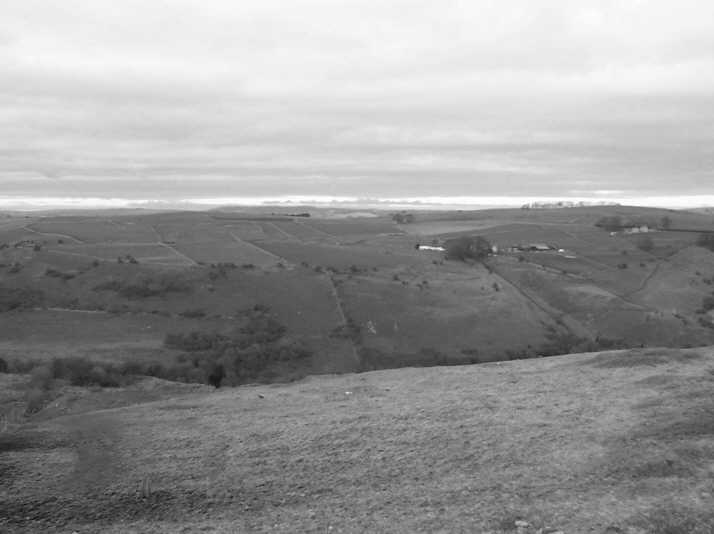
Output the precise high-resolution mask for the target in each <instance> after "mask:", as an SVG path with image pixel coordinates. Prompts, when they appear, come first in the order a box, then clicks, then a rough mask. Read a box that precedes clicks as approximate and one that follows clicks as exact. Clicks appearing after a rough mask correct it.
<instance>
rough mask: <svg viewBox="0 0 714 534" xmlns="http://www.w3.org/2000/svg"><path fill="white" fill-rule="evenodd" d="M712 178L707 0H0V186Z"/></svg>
mask: <svg viewBox="0 0 714 534" xmlns="http://www.w3.org/2000/svg"><path fill="white" fill-rule="evenodd" d="M705 194H714V2H710V1H706V0H696V1H695V0H678V1H677V2H672V1H671V0H667V1H647V0H613V1H601V2H586V1H572V0H563V1H548V0H539V1H537V2H536V1H533V0H523V1H504V0H500V1H499V0H494V1H476V0H464V1H451V2H450V1H446V0H441V1H429V2H426V1H402V0H354V1H353V0H329V1H328V0H323V1H320V0H290V1H285V0H255V1H252V2H245V1H238V0H230V1H228V0H226V1H207V0H202V1H198V0H196V1H188V0H166V1H159V0H136V1H134V0H121V1H117V0H62V1H61V2H55V1H50V0H46V1H39V0H3V1H2V2H1V3H0V197H12V196H17V197H28V196H35V197H53V196H60V197H122V198H157V199H161V198H165V199H177V198H201V197H211V198H216V197H223V196H230V197H236V196H246V197H260V196H277V195H304V196H310V195H335V196H370V197H400V198H404V197H419V196H457V195H468V196H471V197H478V196H511V195H513V196H519V197H527V196H530V195H532V196H562V197H565V196H578V197H596V198H607V197H613V198H615V197H631V196H638V195H642V196H659V197H669V196H672V195H705Z"/></svg>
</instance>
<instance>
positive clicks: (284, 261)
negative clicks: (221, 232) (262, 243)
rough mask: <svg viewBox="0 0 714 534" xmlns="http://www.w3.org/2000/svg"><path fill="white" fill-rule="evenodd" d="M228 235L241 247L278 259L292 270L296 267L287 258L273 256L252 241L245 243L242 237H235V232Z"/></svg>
mask: <svg viewBox="0 0 714 534" xmlns="http://www.w3.org/2000/svg"><path fill="white" fill-rule="evenodd" d="M228 233H229V234H230V236H231V237H232V238H233V239H234V240H235V241H236V243H240V244H241V245H245V246H247V247H251V248H254V249H255V250H258V251H260V252H262V253H263V254H267V255H268V256H270V257H272V258H274V259H276V260H277V261H279V262H281V263H283V264H284V265H285V266H286V267H290V268H293V267H295V264H294V263H293V262H291V261H289V260H287V259H286V258H283V257H282V256H278V255H277V254H273V253H272V252H270V251H269V250H265V249H264V248H262V247H259V246H258V245H255V244H253V243H251V242H250V241H245V240H243V239H241V238H240V237H238V236H237V235H235V234H234V233H233V232H231V231H230V230H229V231H228Z"/></svg>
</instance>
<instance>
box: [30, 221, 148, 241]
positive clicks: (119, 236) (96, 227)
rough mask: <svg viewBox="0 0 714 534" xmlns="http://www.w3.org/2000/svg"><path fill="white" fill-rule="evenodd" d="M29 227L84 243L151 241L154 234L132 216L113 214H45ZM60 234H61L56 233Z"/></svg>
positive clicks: (53, 236) (47, 234)
mask: <svg viewBox="0 0 714 534" xmlns="http://www.w3.org/2000/svg"><path fill="white" fill-rule="evenodd" d="M28 228H31V229H32V230H35V231H36V232H39V233H41V234H45V235H46V236H47V237H51V238H56V237H58V234H62V235H64V236H66V237H65V238H66V239H70V240H71V239H72V238H74V239H75V240H78V241H80V242H83V243H106V242H110V241H119V242H126V243H154V242H156V241H157V237H156V234H155V233H154V231H153V230H152V229H151V227H149V226H147V225H145V224H142V223H141V222H138V221H135V220H132V219H131V218H123V217H116V218H111V219H104V218H100V217H48V218H42V219H39V220H38V221H36V222H34V223H32V224H31V225H29V226H28ZM59 237H60V238H61V236H59Z"/></svg>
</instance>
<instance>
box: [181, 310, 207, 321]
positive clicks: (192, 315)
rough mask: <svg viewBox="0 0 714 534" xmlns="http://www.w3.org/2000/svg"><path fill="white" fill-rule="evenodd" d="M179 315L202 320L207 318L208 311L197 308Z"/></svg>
mask: <svg viewBox="0 0 714 534" xmlns="http://www.w3.org/2000/svg"><path fill="white" fill-rule="evenodd" d="M179 315H180V316H181V317H185V318H187V319H201V318H203V317H205V316H206V311H205V310H201V309H198V308H196V309H193V310H184V311H182V312H181V313H179Z"/></svg>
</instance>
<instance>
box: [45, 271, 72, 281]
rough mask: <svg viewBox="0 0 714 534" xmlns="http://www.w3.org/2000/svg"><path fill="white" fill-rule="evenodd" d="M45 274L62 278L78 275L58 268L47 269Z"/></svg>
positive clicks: (69, 278)
mask: <svg viewBox="0 0 714 534" xmlns="http://www.w3.org/2000/svg"><path fill="white" fill-rule="evenodd" d="M45 276H49V277H50V278H60V279H61V280H71V279H72V278H74V277H75V276H77V275H76V274H74V273H63V272H62V271H58V270H57V269H47V270H46V271H45Z"/></svg>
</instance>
